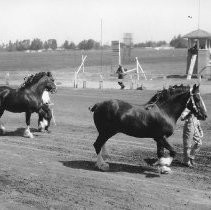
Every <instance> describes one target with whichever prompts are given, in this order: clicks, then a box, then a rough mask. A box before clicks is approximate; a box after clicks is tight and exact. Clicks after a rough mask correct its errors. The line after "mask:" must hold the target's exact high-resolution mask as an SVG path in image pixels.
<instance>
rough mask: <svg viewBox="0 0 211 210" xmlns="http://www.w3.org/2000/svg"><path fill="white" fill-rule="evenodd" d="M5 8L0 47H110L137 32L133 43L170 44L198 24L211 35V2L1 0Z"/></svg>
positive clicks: (0, 21) (1, 15) (0, 24)
mask: <svg viewBox="0 0 211 210" xmlns="http://www.w3.org/2000/svg"><path fill="white" fill-rule="evenodd" d="M0 8H1V12H0V43H8V42H9V40H11V41H16V40H24V39H31V40H32V39H33V38H40V39H41V40H43V41H44V40H47V39H51V38H55V39H56V40H57V42H58V44H62V43H63V42H64V41H65V40H68V41H73V42H74V43H75V44H78V43H79V42H80V41H82V40H84V39H94V40H96V41H101V37H102V42H103V43H104V44H110V42H111V41H112V40H120V41H122V40H123V34H124V33H132V35H133V42H134V43H139V42H145V41H160V40H165V41H167V42H169V41H170V40H171V39H172V38H173V37H174V36H177V35H179V34H181V35H185V34H186V33H189V32H190V31H193V30H196V29H198V25H199V28H201V29H203V30H206V31H208V32H210V33H211V23H210V21H211V11H210V8H211V0H0ZM188 16H191V17H192V18H189V17H188ZM198 20H199V21H198ZM101 23H102V24H101ZM198 23H199V24H198ZM101 28H102V33H101Z"/></svg>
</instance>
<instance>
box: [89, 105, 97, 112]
mask: <svg viewBox="0 0 211 210" xmlns="http://www.w3.org/2000/svg"><path fill="white" fill-rule="evenodd" d="M98 106H99V103H96V104H95V105H94V106H90V107H89V111H90V112H94V111H95V110H96V109H97V107H98Z"/></svg>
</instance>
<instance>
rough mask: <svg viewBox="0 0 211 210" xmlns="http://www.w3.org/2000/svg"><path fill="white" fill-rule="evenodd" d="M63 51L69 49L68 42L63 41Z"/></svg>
mask: <svg viewBox="0 0 211 210" xmlns="http://www.w3.org/2000/svg"><path fill="white" fill-rule="evenodd" d="M62 46H63V48H64V49H66V50H68V49H69V42H68V41H67V40H65V41H64V44H63V45H62Z"/></svg>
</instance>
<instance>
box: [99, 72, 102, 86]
mask: <svg viewBox="0 0 211 210" xmlns="http://www.w3.org/2000/svg"><path fill="white" fill-rule="evenodd" d="M99 89H103V75H102V74H100V81H99Z"/></svg>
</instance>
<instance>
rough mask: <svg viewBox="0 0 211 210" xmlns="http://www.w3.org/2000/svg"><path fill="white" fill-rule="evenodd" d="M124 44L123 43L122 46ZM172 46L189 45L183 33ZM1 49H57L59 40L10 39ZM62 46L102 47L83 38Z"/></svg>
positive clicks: (151, 43)
mask: <svg viewBox="0 0 211 210" xmlns="http://www.w3.org/2000/svg"><path fill="white" fill-rule="evenodd" d="M167 44H168V43H167V42H166V41H158V42H155V41H146V42H141V43H136V44H134V45H133V47H134V48H141V47H143V48H144V47H160V46H163V45H167ZM123 45H124V44H123V43H121V46H123ZM169 45H170V46H172V47H175V48H186V47H187V40H186V39H184V38H182V36H181V35H178V36H174V37H173V38H172V40H171V41H170V43H169ZM102 47H103V48H108V47H110V46H108V45H104V46H102ZM0 48H1V49H5V50H7V51H10V52H11V51H26V50H36V51H37V50H56V49H57V48H58V44H57V40H56V39H49V40H47V41H42V40H41V39H39V38H35V39H33V40H32V41H31V40H29V39H27V40H17V41H15V42H12V41H9V43H8V44H2V45H1V46H0ZM60 48H63V49H66V50H75V49H79V50H91V49H100V48H101V46H100V43H99V42H97V41H95V40H93V39H88V40H82V41H81V42H79V43H78V44H77V45H76V44H75V43H74V42H73V41H68V40H65V41H64V43H63V44H62V45H61V46H60Z"/></svg>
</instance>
